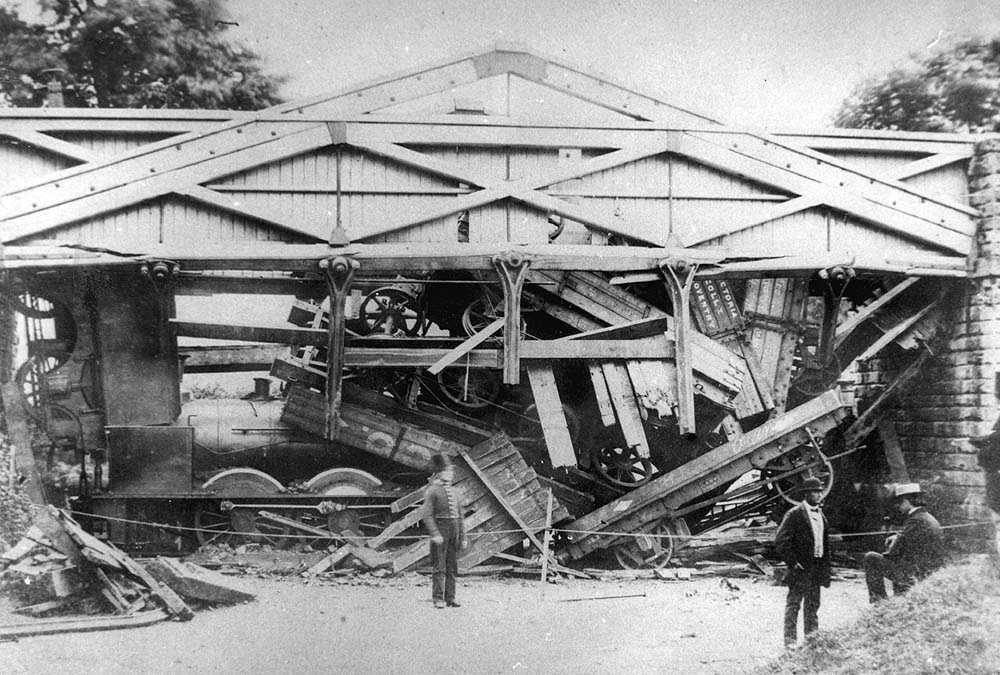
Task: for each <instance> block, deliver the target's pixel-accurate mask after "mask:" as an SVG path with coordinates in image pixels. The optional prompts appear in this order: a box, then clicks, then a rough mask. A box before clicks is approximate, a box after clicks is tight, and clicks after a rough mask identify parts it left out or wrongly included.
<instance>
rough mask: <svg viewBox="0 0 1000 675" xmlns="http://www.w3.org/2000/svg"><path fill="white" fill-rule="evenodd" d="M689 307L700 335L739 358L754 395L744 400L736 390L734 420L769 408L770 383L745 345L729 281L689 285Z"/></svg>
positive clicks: (748, 347)
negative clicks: (744, 365)
mask: <svg viewBox="0 0 1000 675" xmlns="http://www.w3.org/2000/svg"><path fill="white" fill-rule="evenodd" d="M691 308H692V310H693V313H694V317H695V320H696V322H697V323H698V327H699V329H700V330H701V332H702V333H704V334H705V335H707V336H709V337H710V338H712V339H713V340H715V341H717V342H720V343H722V344H724V345H726V347H728V348H729V349H730V350H732V351H733V352H735V353H737V354H739V355H740V356H742V357H743V359H744V361H745V362H746V366H747V373H748V374H749V375H750V377H751V379H752V381H753V384H754V388H755V389H756V391H757V396H756V397H754V396H751V397H748V396H746V395H745V393H744V392H743V391H740V392H739V393H738V394H737V395H736V397H735V398H734V399H733V406H734V408H735V411H736V415H737V417H740V418H743V417H749V416H751V415H756V414H757V413H760V412H763V411H764V410H766V409H769V408H773V407H774V403H773V400H772V398H771V386H772V382H771V381H770V378H766V377H765V375H764V373H763V372H762V369H761V366H760V362H759V359H758V358H757V355H756V353H755V352H754V351H753V348H752V347H751V346H750V345H749V344H748V343H747V341H746V336H745V333H744V323H743V313H742V312H741V311H740V308H739V305H738V304H737V303H736V298H735V296H734V295H733V292H732V289H730V287H729V282H728V281H726V280H725V279H703V280H699V281H695V282H694V283H693V284H692V286H691Z"/></svg>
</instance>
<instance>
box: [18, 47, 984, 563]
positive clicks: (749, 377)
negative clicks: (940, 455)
mask: <svg viewBox="0 0 1000 675" xmlns="http://www.w3.org/2000/svg"><path fill="white" fill-rule="evenodd" d="M483 85H485V89H484V88H483ZM463 86H469V87H472V88H473V89H474V90H476V91H479V92H480V93H482V92H485V93H486V95H488V96H490V97H491V98H489V99H488V100H486V101H483V102H481V103H479V104H477V105H475V106H472V108H473V109H470V108H469V105H468V104H467V103H462V102H461V101H460V102H458V103H456V101H457V100H459V99H456V94H455V92H456V91H457V90H458V89H460V88H461V87H463ZM539 88H542V89H544V90H545V91H547V92H548V93H549V99H547V100H551V102H552V105H554V106H556V108H557V109H559V110H560V111H561V112H563V113H564V119H562V120H561V121H559V122H553V121H552V118H551V117H544V118H543V117H534V116H533V115H534V113H535V112H537V111H536V110H534V109H533V108H534V107H536V106H537V103H536V101H537V100H538V97H537V96H533V93H534V92H536V91H537V90H538V89H539ZM497 90H502V91H503V95H502V96H499V97H497V96H495V94H496V91H497ZM497 101H502V104H499V105H498V103H497ZM568 103H572V104H573V106H568V105H566V104H568ZM414 106H416V108H414ZM415 109H420V113H419V114H418V113H416V112H414V110H415ZM574 111H575V112H574ZM576 113H582V114H581V115H578V114H576ZM595 119H597V120H599V121H594V120H595ZM0 136H2V139H0V140H3V141H4V144H3V145H0V153H2V154H0V165H2V166H3V167H4V168H5V174H6V175H9V176H18V177H19V178H18V179H17V181H13V182H8V183H6V184H5V185H4V187H3V194H2V195H0V235H2V237H0V238H2V243H3V251H2V259H0V270H2V272H3V284H4V293H5V297H6V298H7V300H8V307H9V308H10V309H12V310H15V311H17V312H20V313H21V314H23V315H24V316H25V317H27V323H26V325H27V330H28V355H29V359H28V361H27V362H26V363H24V365H22V366H21V367H20V368H19V369H18V372H17V380H18V383H19V385H20V391H21V392H22V394H23V396H24V399H25V401H26V403H27V409H28V410H29V412H30V414H31V416H32V417H33V418H34V420H35V422H36V424H38V425H39V426H40V427H42V428H43V429H44V430H45V431H46V432H47V433H48V434H49V436H50V437H51V438H52V439H53V442H54V443H56V444H58V445H60V447H66V448H72V449H74V450H75V451H76V453H77V455H76V456H77V459H78V461H79V462H80V467H81V469H82V472H83V474H84V475H85V476H87V477H88V480H87V481H86V488H87V489H86V491H85V494H84V495H83V496H84V497H85V502H86V504H87V508H90V509H91V510H93V511H94V512H95V513H97V514H98V515H104V516H116V517H122V518H125V517H128V518H129V519H134V520H143V519H145V520H147V521H149V522H159V523H162V522H164V521H163V518H166V519H168V520H171V521H179V520H183V519H185V518H187V517H189V516H194V517H195V520H196V522H197V521H198V516H199V515H201V516H202V517H203V519H202V522H204V523H207V522H209V520H208V518H209V515H208V514H211V516H212V517H215V518H217V521H213V522H218V523H220V524H219V528H220V531H223V529H224V531H226V532H236V533H237V534H242V535H243V536H244V537H259V536H264V535H265V534H266V532H267V531H270V530H269V529H268V527H272V528H273V526H274V525H275V523H279V524H283V525H282V527H283V528H284V530H283V531H284V533H285V535H287V534H288V533H289V532H298V533H300V534H302V535H303V536H304V537H306V536H308V537H309V538H311V540H316V538H317V537H318V536H320V534H322V533H323V532H328V533H329V534H330V536H331V539H332V540H337V539H338V538H340V539H342V538H343V537H344V536H351V537H360V536H362V535H366V536H367V539H366V541H368V545H369V546H370V547H371V548H373V549H385V550H390V551H392V556H393V558H394V565H395V566H396V567H397V568H398V569H402V568H405V567H407V566H410V565H412V564H415V563H416V562H418V561H419V560H420V559H421V558H422V557H423V555H424V553H425V547H426V543H425V542H417V543H414V544H411V545H407V546H397V547H393V546H392V543H393V538H394V537H396V536H399V535H401V534H403V533H406V532H410V533H412V532H413V530H412V527H413V526H414V525H416V522H417V519H418V518H417V515H416V512H415V510H414V509H413V507H414V506H415V504H416V502H417V501H418V498H417V495H419V486H420V483H421V481H422V480H423V478H424V477H425V476H426V472H427V470H428V468H429V458H430V456H431V454H433V453H434V452H446V453H449V454H453V455H455V456H457V457H459V458H460V461H459V462H458V466H459V468H460V475H459V484H460V485H461V486H462V491H463V494H464V496H465V500H466V502H467V504H469V505H470V512H469V514H468V525H469V527H470V529H473V531H475V532H477V533H478V534H479V535H480V536H479V537H478V538H477V544H476V545H475V546H474V547H473V548H472V550H470V551H469V552H468V553H467V554H466V560H465V563H466V564H473V563H475V562H480V561H482V560H485V559H487V558H489V557H490V556H492V555H494V554H496V553H500V552H503V551H505V550H506V549H509V548H510V547H512V546H515V545H518V544H520V543H521V542H522V541H523V540H528V541H530V542H532V543H533V544H536V545H537V544H538V542H537V539H536V534H537V533H538V532H539V531H540V530H541V529H543V528H544V527H545V526H546V522H547V520H549V519H551V520H554V522H557V523H562V525H561V527H562V528H563V529H566V530H568V535H567V537H566V538H565V539H563V540H560V541H559V542H557V547H558V557H559V559H560V560H561V561H562V562H567V561H570V560H574V559H577V558H580V557H582V556H584V555H588V554H590V553H593V552H595V551H598V550H602V549H612V550H614V551H616V553H617V554H618V556H619V560H621V561H622V562H623V564H628V565H639V564H660V565H662V564H663V563H665V562H666V560H667V559H669V552H665V551H663V550H662V549H658V548H657V546H658V544H656V543H655V542H653V539H655V538H647V539H644V536H645V535H649V534H665V533H668V534H674V535H677V536H683V535H684V534H685V533H689V532H692V531H700V530H703V529H705V528H707V527H712V526H715V525H718V524H719V523H720V522H723V521H724V520H725V519H726V518H730V517H732V518H735V517H745V516H746V515H747V514H748V513H768V512H769V511H770V510H771V509H773V508H774V505H775V501H776V500H778V501H780V499H781V496H782V495H785V494H787V493H788V490H789V488H790V487H791V486H793V485H794V484H795V483H796V482H797V481H800V480H802V479H803V478H804V477H805V476H810V475H819V476H822V477H823V478H825V479H826V480H827V482H828V485H827V489H828V490H831V489H833V488H834V485H833V475H832V472H831V467H832V464H831V461H830V460H829V458H828V457H826V456H825V455H829V454H830V452H829V448H830V447H833V446H834V445H836V447H837V448H838V453H840V454H841V455H843V456H845V457H847V456H849V455H850V453H851V452H852V451H855V450H856V449H857V448H858V447H860V446H861V445H862V444H864V442H865V441H866V438H867V437H868V436H869V435H870V434H871V433H872V432H873V431H875V430H876V429H879V432H878V434H877V435H880V437H881V441H879V442H878V443H876V444H877V445H881V446H882V447H883V449H884V451H885V453H886V456H887V458H888V465H889V467H890V468H892V469H893V470H894V471H895V472H896V473H898V471H899V458H900V452H899V448H898V447H897V446H895V445H894V443H893V441H892V439H893V437H894V436H893V433H892V429H891V428H890V427H889V426H887V424H886V411H887V410H890V409H891V405H892V402H893V400H894V399H893V398H892V392H893V391H894V388H895V385H894V384H893V383H890V384H889V385H888V386H887V387H886V388H885V390H884V392H883V393H884V394H885V396H876V397H875V399H874V400H864V401H861V404H862V405H861V408H862V409H861V410H860V411H858V410H855V409H854V408H855V407H857V406H856V405H852V401H851V400H850V399H851V397H850V396H845V395H846V394H849V393H850V389H851V384H852V379H851V378H852V377H853V375H852V374H853V373H854V372H855V366H856V364H857V363H859V362H864V361H867V360H869V359H871V358H873V357H876V356H878V355H880V354H885V353H887V352H892V353H893V354H894V355H896V356H899V358H901V359H902V361H903V362H904V364H905V363H907V362H909V363H911V364H912V363H916V362H917V360H918V359H920V358H921V354H922V353H923V351H922V350H923V349H924V346H925V345H930V344H931V343H932V342H933V341H934V340H935V339H936V338H935V336H937V335H938V333H939V331H938V324H939V323H940V320H941V316H942V312H943V310H944V308H945V307H946V305H947V300H945V298H946V297H947V294H948V293H949V291H950V290H951V288H952V287H951V284H950V279H960V278H962V277H964V276H965V275H966V260H967V257H968V255H969V252H970V248H971V245H972V238H973V234H974V232H975V227H976V217H977V212H976V211H975V209H972V208H970V207H969V206H968V205H967V204H966V203H965V202H964V197H963V196H962V195H963V194H964V192H965V187H964V171H965V164H966V162H967V160H968V158H969V157H970V156H971V153H972V146H971V143H970V142H969V141H968V140H967V139H965V138H963V137H958V136H951V135H931V134H921V135H912V134H911V135H907V134H889V133H874V132H848V131H841V130H838V131H827V132H822V133H777V134H761V133H757V132H749V131H745V130H740V129H735V128H732V127H728V126H724V125H721V124H717V123H715V122H713V121H711V120H709V119H707V118H704V117H702V116H700V115H697V114H694V113H690V112H688V111H684V110H681V109H678V108H676V107H673V106H671V105H669V104H667V103H665V102H662V101H657V100H654V99H651V98H649V97H646V96H644V95H642V94H639V93H637V92H633V91H630V90H628V89H626V88H624V87H621V86H619V85H616V84H614V83H611V82H609V81H607V80H605V79H601V78H596V77H593V76H590V75H587V74H585V73H582V72H580V71H579V70H577V69H575V68H573V67H571V66H568V65H566V64H562V63H559V62H557V61H553V60H550V59H544V58H541V57H538V56H536V55H534V54H531V53H529V52H525V51H520V50H509V49H499V50H495V51H492V52H488V53H484V54H479V55H475V56H471V57H465V58H460V59H457V60H454V61H452V62H448V63H446V64H441V65H438V66H434V67H430V68H427V69H420V70H418V71H414V72H411V73H407V74H403V75H400V76H394V77H390V78H386V79H383V80H379V81H376V82H372V83H369V84H366V85H363V86H360V87H358V88H353V89H350V90H347V91H343V92H337V93H335V94H332V95H329V96H320V97H316V98H313V99H309V100H306V101H301V102H295V103H289V104H285V105H282V106H278V107H276V108H273V109H269V110H265V111H260V112H258V113H253V114H245V113H234V112H226V111H217V112H179V111H75V110H52V109H49V110H47V111H45V112H44V114H39V111H30V110H12V111H6V110H5V111H0ZM205 340H213V341H216V342H215V343H213V344H205ZM225 372H247V373H251V372H258V373H269V374H270V375H271V376H272V377H273V378H276V379H278V380H280V381H282V382H283V383H284V384H285V387H286V388H287V390H286V395H285V396H283V397H281V398H274V397H270V396H269V395H268V394H266V393H265V394H262V395H261V396H260V397H259V398H258V399H257V401H256V403H254V402H253V401H252V400H251V402H250V405H251V406H252V411H250V412H247V411H243V412H240V413H239V415H241V417H239V420H240V421H238V422H237V421H236V418H235V417H227V416H226V415H229V414H230V413H225V414H223V413H222V412H217V413H214V414H215V415H216V417H213V418H211V419H209V418H208V417H206V415H208V413H207V412H205V411H207V408H205V406H204V404H203V405H202V408H200V409H199V410H200V411H201V412H198V413H192V412H191V410H192V409H191V408H189V407H187V406H189V405H190V404H183V403H182V397H181V394H180V388H179V387H180V383H181V381H182V378H183V377H185V376H187V377H193V376H195V375H199V374H202V373H225ZM912 377H913V373H912V369H907V368H906V367H904V368H902V369H901V370H900V374H899V378H901V379H900V380H899V384H900V386H902V385H903V384H905V381H906V380H907V378H910V379H912ZM845 385H846V386H845ZM842 394H845V395H842ZM221 405H222V404H221V403H220V404H219V406H221ZM241 405H244V403H238V402H232V407H230V408H227V410H233V411H235V410H236V408H237V407H238V406H241ZM217 410H219V411H221V410H222V408H221V407H217ZM857 412H861V413H863V414H862V415H860V416H859V417H857V419H856V420H854V421H853V422H852V421H850V420H846V418H848V417H850V416H851V415H853V414H855V413H857ZM236 414H237V413H236V412H233V413H232V415H236ZM199 416H200V417H199ZM247 420H249V421H247ZM845 420H846V421H845ZM206 424H207V425H208V426H205V425H206ZM105 429H112V430H114V431H112V432H109V434H110V435H108V434H105ZM123 430H124V431H123ZM224 436H225V437H224ZM107 438H113V439H123V438H124V439H126V440H124V441H121V440H119V441H116V442H115V443H114V444H113V447H109V445H108V440H107ZM140 438H141V439H142V443H143V445H142V447H141V448H140V447H132V446H130V445H129V443H130V442H133V441H135V439H140ZM845 438H846V439H847V440H848V442H847V444H846V445H845V443H844V439H845ZM128 439H132V441H129V440H128ZM848 446H849V447H848ZM848 461H849V460H848ZM154 465H155V466H156V467H157V468H156V471H155V472H154V471H152V469H150V468H149V467H150V466H154ZM154 474H155V475H154ZM884 478H885V477H884V476H871V480H872V481H873V482H879V481H881V480H883V479H884ZM302 484H304V485H305V488H304V489H302V488H301V485H302ZM734 485H735V487H733V488H732V489H730V488H731V486H734ZM345 486H346V488H349V489H347V491H346V492H345V489H346V488H345ZM549 490H551V494H552V495H553V496H554V502H553V506H552V508H551V509H550V508H548V505H547V500H546V496H547V495H548V494H549V492H548V491H549ZM734 491H735V492H734ZM734 499H735V500H736V502H737V503H738V506H739V508H735V509H732V510H728V511H727V510H726V509H723V508H722V507H721V504H722V503H724V502H725V503H732V502H733V500H734ZM331 500H333V501H335V502H337V503H338V504H340V507H338V508H341V510H343V509H347V510H348V512H349V510H350V509H357V510H358V511H359V512H361V513H365V514H369V515H370V514H371V513H375V511H377V510H378V509H382V510H383V511H382V512H383V513H385V512H386V511H388V513H389V514H390V515H389V517H387V518H375V519H369V520H375V521H379V523H380V524H379V526H378V528H377V531H375V532H368V533H362V532H359V531H357V530H356V529H354V528H360V527H361V526H362V524H363V521H364V519H363V518H355V519H353V520H352V519H345V518H339V519H337V518H334V517H333V516H331V517H329V518H318V517H317V513H318V511H317V509H319V508H320V506H319V505H320V504H322V503H324V502H329V501H331ZM352 500H353V501H352ZM167 502H169V503H170V504H171V505H172V506H167V505H166V503H167ZM178 505H179V506H178ZM265 506H266V507H267V509H265V508H263V507H265ZM171 508H173V509H174V511H170V509H171ZM282 508H285V509H288V510H287V511H285V512H284V513H286V516H288V517H286V516H279V517H274V513H273V512H274V510H275V509H278V510H280V509H282ZM261 512H263V513H266V514H270V515H265V516H261ZM726 514H728V515H726ZM262 518H263V520H262ZM108 522H109V523H110V524H108V525H107V526H106V527H107V528H108V529H109V530H110V531H111V535H112V537H113V538H118V539H122V538H125V536H126V535H125V534H124V533H123V532H124V530H122V529H121V528H118V527H117V526H116V525H115V524H114V521H108ZM295 523H299V525H296V524H295ZM289 528H290V529H289ZM153 529H157V528H153ZM202 529H204V528H202ZM158 531H159V532H160V533H161V535H162V533H163V528H162V527H161V528H159V529H158ZM179 531H182V530H179ZM317 532H319V534H317ZM345 532H347V533H348V534H347V535H345ZM168 534H169V533H168ZM148 536H149V537H150V541H151V540H152V539H155V538H156V537H155V536H153V535H148ZM161 538H162V536H161ZM321 538H322V537H321ZM650 542H653V543H650ZM147 543H148V542H147ZM386 547H388V548H386Z"/></svg>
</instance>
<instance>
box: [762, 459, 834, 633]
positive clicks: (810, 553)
mask: <svg viewBox="0 0 1000 675" xmlns="http://www.w3.org/2000/svg"><path fill="white" fill-rule="evenodd" d="M799 491H800V492H801V493H803V494H804V495H805V497H804V499H803V500H802V502H801V503H800V504H798V505H796V506H794V507H792V509H791V510H789V511H788V513H786V514H785V518H784V520H782V521H781V526H780V527H779V528H778V534H777V535H776V536H775V538H774V547H775V549H776V550H777V552H778V555H779V556H781V559H782V560H784V561H785V565H787V567H788V574H787V577H786V580H787V582H788V597H787V599H786V600H785V646H786V647H791V646H793V645H794V644H795V642H796V640H797V639H798V626H797V624H798V620H799V606H800V605H801V606H802V627H803V630H804V632H805V634H806V635H809V633H812V632H813V631H814V630H816V629H817V628H819V595H820V586H826V587H827V588H829V586H830V537H829V534H828V533H827V527H826V517H825V516H824V515H823V511H822V510H821V509H820V507H819V503H820V501H822V499H823V483H822V482H821V481H820V480H819V479H818V478H807V479H805V480H804V481H803V482H802V486H801V487H800V488H799Z"/></svg>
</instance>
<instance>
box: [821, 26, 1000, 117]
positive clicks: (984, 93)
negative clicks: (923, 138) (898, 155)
mask: <svg viewBox="0 0 1000 675" xmlns="http://www.w3.org/2000/svg"><path fill="white" fill-rule="evenodd" d="M834 124H835V125H836V126H838V127H846V128H856V129H892V130H899V131H952V132H973V133H978V132H989V131H998V130H1000V37H998V38H992V39H988V40H986V39H981V38H973V39H967V40H963V41H960V42H958V43H955V44H953V45H951V46H948V47H945V48H943V49H940V50H938V51H936V52H935V53H933V54H931V55H930V56H926V57H924V58H919V59H918V58H915V57H914V58H911V61H910V63H908V64H907V65H905V66H903V67H901V68H897V69H896V70H893V71H892V72H890V73H889V74H887V75H885V76H883V77H881V78H878V79H874V80H869V81H867V82H865V83H864V84H862V85H861V86H860V87H858V88H857V89H856V90H855V91H854V93H853V94H852V95H851V96H850V97H849V98H848V99H847V100H846V101H844V104H843V106H842V107H841V110H840V112H838V113H837V115H836V117H835V118H834Z"/></svg>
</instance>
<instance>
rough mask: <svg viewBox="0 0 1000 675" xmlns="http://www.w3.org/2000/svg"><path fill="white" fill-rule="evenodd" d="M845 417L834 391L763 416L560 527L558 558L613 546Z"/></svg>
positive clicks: (570, 557) (583, 554)
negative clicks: (563, 537) (561, 540)
mask: <svg viewBox="0 0 1000 675" xmlns="http://www.w3.org/2000/svg"><path fill="white" fill-rule="evenodd" d="M846 415H847V411H846V410H845V408H844V403H843V402H842V401H841V400H840V396H839V394H838V393H837V392H835V391H830V392H827V393H825V394H823V395H821V396H819V397H817V398H815V399H813V400H812V401H809V402H808V403H804V404H803V405H801V406H799V407H798V408H795V409H793V410H791V411H789V412H787V413H785V414H783V415H780V416H778V417H775V418H773V419H771V420H768V421H767V422H765V423H764V424H762V425H761V426H759V427H757V428H755V429H752V430H750V431H748V432H746V433H745V434H744V435H743V436H741V437H739V438H737V439H735V440H733V441H730V442H728V443H725V444H724V445H721V446H719V447H717V448H715V449H714V450H711V451H709V452H707V453H705V454H704V455H702V456H700V457H698V458H696V459H694V460H692V461H690V462H688V463H687V464H685V465H683V466H681V467H679V468H677V469H675V470H673V471H670V472H668V473H666V474H664V475H663V476H660V477H659V478H655V479H653V480H651V481H650V482H648V483H646V484H645V485H643V486H640V487H638V488H636V489H635V490H632V491H631V492H629V493H628V494H626V495H624V496H622V497H620V498H619V499H616V500H615V501H613V502H611V503H609V504H606V505H604V506H602V507H601V508H599V509H597V510H595V511H593V512H592V513H589V514H587V515H586V516H583V517H582V518H578V519H577V520H575V521H573V522H571V523H569V524H568V525H566V526H564V528H563V529H564V530H566V531H567V538H568V539H569V540H570V543H569V544H567V545H565V546H563V547H562V548H561V549H560V550H559V551H558V554H557V555H558V558H559V559H560V560H561V561H563V562H566V561H568V560H575V559H579V558H582V557H583V556H585V555H587V554H588V553H591V552H593V551H595V550H597V549H600V548H607V547H609V546H613V545H614V544H616V543H617V542H618V541H620V540H622V539H623V537H622V536H621V533H630V532H635V531H637V530H639V529H641V528H642V526H643V525H645V524H647V523H650V522H654V521H658V520H661V519H663V518H670V517H672V515H673V514H674V513H675V512H676V511H677V510H678V509H680V508H681V507H682V506H683V505H684V504H686V503H688V502H690V501H692V500H694V499H696V498H698V497H700V496H702V495H704V494H706V493H708V492H711V491H713V490H715V489H716V488H718V487H720V486H722V485H724V484H725V483H727V482H729V481H732V480H734V479H736V478H738V477H739V476H741V475H742V474H744V473H746V472H748V471H751V470H752V469H755V468H758V469H759V468H762V467H763V466H764V464H766V463H767V462H768V461H770V460H772V459H775V458H777V457H780V456H781V455H783V454H784V453H786V452H789V451H790V450H792V449H794V448H796V447H797V446H799V445H802V444H805V443H807V442H809V440H810V438H811V437H815V436H817V435H821V434H824V433H826V432H827V431H829V430H830V429H832V428H833V427H834V426H836V425H837V423H838V422H839V421H840V420H842V419H843V418H844V417H845V416H846ZM602 531H608V534H602Z"/></svg>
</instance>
